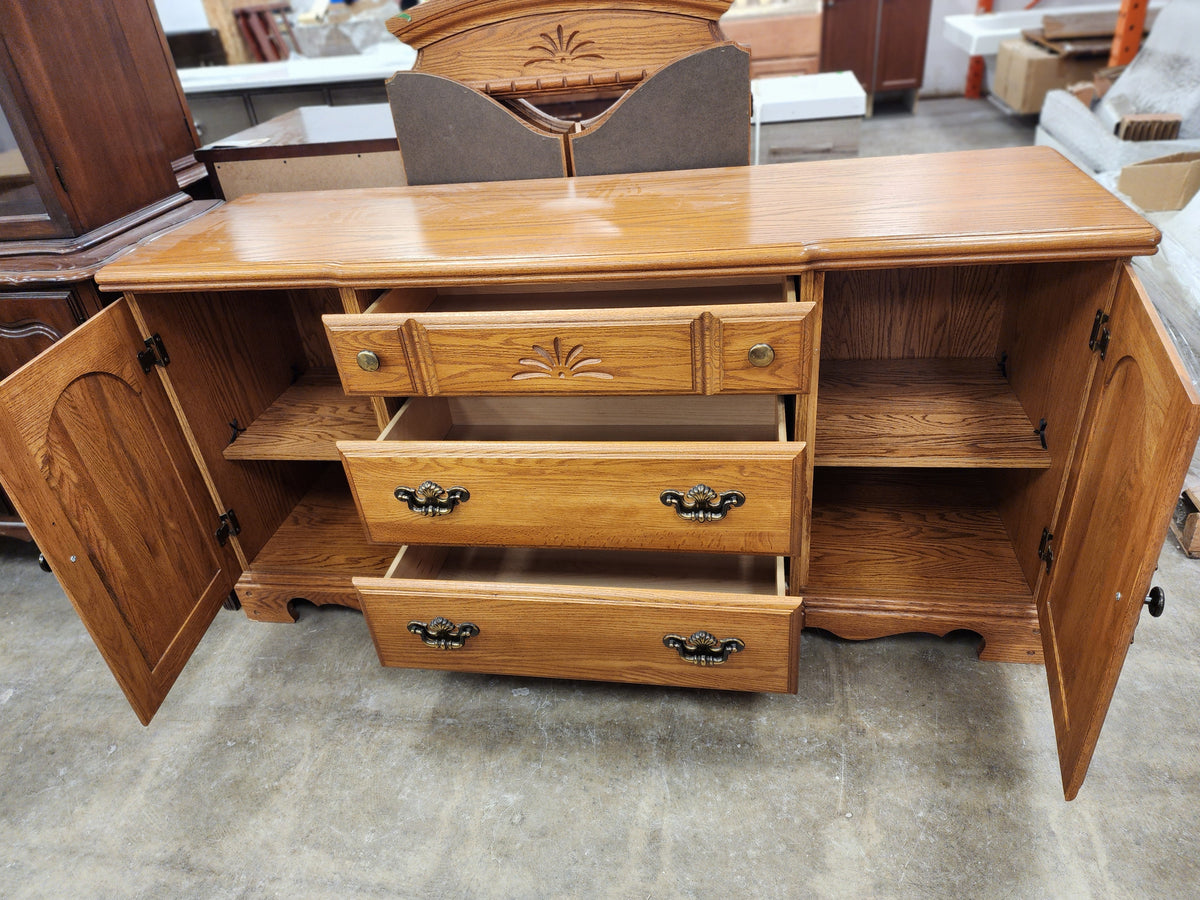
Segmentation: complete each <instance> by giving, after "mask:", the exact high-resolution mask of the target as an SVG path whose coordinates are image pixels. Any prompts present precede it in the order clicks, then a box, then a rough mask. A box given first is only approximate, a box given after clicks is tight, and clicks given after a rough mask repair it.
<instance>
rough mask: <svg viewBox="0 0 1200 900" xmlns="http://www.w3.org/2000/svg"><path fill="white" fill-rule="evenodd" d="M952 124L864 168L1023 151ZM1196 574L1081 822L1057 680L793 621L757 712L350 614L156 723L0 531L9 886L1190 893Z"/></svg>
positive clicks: (37, 893)
mask: <svg viewBox="0 0 1200 900" xmlns="http://www.w3.org/2000/svg"><path fill="white" fill-rule="evenodd" d="M944 104H945V105H944ZM964 104H966V101H923V102H922V103H921V105H920V107H919V108H918V114H917V116H916V117H915V118H913V117H909V116H907V114H904V115H903V116H901V115H899V114H893V113H891V112H888V111H886V110H880V114H879V115H878V116H877V117H876V118H875V119H874V120H872V121H871V122H869V123H868V124H867V126H866V128H865V134H864V142H863V143H864V147H865V148H870V147H887V148H888V149H891V150H896V151H897V152H901V150H902V148H901V141H902V140H903V141H905V142H907V141H910V140H912V141H915V140H916V138H915V137H914V132H915V131H918V130H920V129H921V128H924V127H925V125H926V124H928V125H929V126H930V129H931V130H932V132H933V133H934V136H933V139H934V140H936V141H937V142H938V143H937V146H939V147H941V146H942V145H943V144H947V146H945V149H952V147H951V146H949V144H951V143H953V147H957V146H961V142H963V141H965V140H967V135H966V134H964V133H962V132H964V131H965V130H966V129H965V128H963V127H960V126H955V125H954V124H953V123H954V121H955V115H952V114H950V113H947V112H944V110H946V111H953V110H963V111H964V114H965V116H966V119H965V120H960V121H967V122H968V123H970V124H969V125H968V126H967V127H968V128H970V129H972V130H975V131H977V132H978V133H982V134H984V135H985V142H986V141H987V140H991V139H992V138H993V137H994V136H995V135H996V134H997V133H999V134H1001V135H1003V136H1006V139H1013V140H1014V142H1016V143H1025V142H1028V140H1029V139H1031V129H1028V130H1027V131H1028V132H1029V133H1028V134H1027V133H1025V131H1020V132H1016V131H1015V130H1014V123H1012V122H1006V121H1001V120H998V116H999V113H997V112H996V111H995V110H993V109H992V108H991V107H989V106H987V105H985V104H982V103H980V104H970V105H964ZM981 123H982V124H981ZM976 126H978V127H976ZM897 132H898V134H897ZM889 133H890V134H891V135H894V136H890V135H889ZM1017 134H1021V135H1024V137H1023V138H1022V140H1019V141H1016V140H1015V136H1016V135H1017ZM905 152H906V151H905ZM1198 575H1200V562H1196V561H1191V560H1187V559H1186V558H1185V557H1183V556H1182V554H1181V553H1179V552H1178V551H1177V550H1176V549H1174V548H1173V547H1171V546H1168V547H1166V548H1165V549H1164V551H1163V554H1162V559H1161V568H1160V572H1159V576H1158V581H1159V583H1161V584H1162V585H1163V586H1164V587H1165V588H1166V589H1167V593H1168V598H1169V605H1168V612H1167V614H1166V616H1164V617H1163V618H1162V619H1150V618H1148V617H1146V618H1144V620H1143V622H1142V624H1141V627H1140V628H1139V630H1138V635H1137V641H1136V643H1135V644H1134V645H1133V647H1132V648H1131V650H1130V654H1129V658H1128V660H1127V663H1126V670H1125V674H1124V676H1123V677H1122V679H1121V683H1120V685H1119V687H1118V690H1117V694H1116V698H1115V700H1114V702H1113V706H1112V709H1111V711H1110V713H1109V719H1108V724H1107V725H1106V727H1105V730H1104V733H1103V735H1102V736H1101V739H1100V744H1099V748H1098V750H1097V755H1096V759H1095V761H1094V762H1093V764H1092V770H1091V773H1090V775H1089V777H1088V781H1087V783H1086V784H1085V785H1084V788H1083V791H1082V792H1081V794H1080V796H1079V798H1078V799H1077V800H1075V801H1074V802H1072V803H1066V802H1064V801H1063V799H1062V789H1061V784H1060V781H1059V775H1058V763H1057V758H1056V754H1055V743H1054V733H1053V726H1052V723H1051V719H1050V708H1049V700H1048V696H1047V687H1046V679H1045V673H1044V671H1043V670H1042V669H1041V668H1040V667H1037V666H1029V665H1007V664H999V663H980V662H978V661H977V660H976V659H975V656H974V648H975V640H974V639H973V638H971V637H970V636H965V635H956V636H952V637H950V638H948V639H944V640H943V639H936V638H931V637H924V636H908V637H902V638H890V639H886V640H880V641H870V642H862V643H851V642H846V641H841V640H837V639H834V638H831V637H829V636H827V635H823V634H821V633H809V632H806V633H805V634H804V636H803V641H802V656H801V671H800V685H801V687H800V692H799V694H798V695H796V696H794V697H793V696H765V695H764V696H749V695H739V694H724V693H719V692H703V691H686V690H668V689H659V688H652V687H630V686H612V685H597V684H586V683H574V682H565V681H541V680H534V679H518V678H499V677H488V676H473V675H456V674H443V673H434V672H419V671H403V670H384V669H381V668H380V667H379V666H378V664H377V661H376V660H375V657H374V654H373V651H372V649H371V643H370V640H369V638H368V636H367V631H366V627H365V625H364V624H363V621H362V619H361V617H360V616H359V615H358V614H357V613H353V612H351V611H347V610H336V609H326V610H320V611H318V610H315V609H313V608H311V607H304V608H303V614H302V617H301V620H300V622H299V623H298V624H296V625H292V626H287V625H262V624H257V623H252V622H249V621H248V620H246V619H245V618H244V617H243V616H241V615H240V614H235V613H228V612H226V613H222V614H220V615H219V616H218V617H217V620H216V622H215V624H214V625H213V627H212V629H211V631H210V633H209V634H208V635H207V636H206V637H205V639H204V641H203V642H202V643H201V645H200V647H199V649H198V651H197V653H196V655H195V657H194V658H193V660H192V662H191V663H190V664H189V666H188V667H187V669H186V670H185V672H184V673H183V675H182V677H181V678H180V680H179V682H178V683H177V684H176V686H175V689H174V691H173V692H172V694H171V696H170V698H169V699H168V700H167V702H166V704H165V706H164V707H163V709H162V710H161V712H160V713H159V715H158V717H157V718H156V719H155V721H154V723H153V724H152V725H151V726H150V727H149V728H143V727H142V726H141V725H139V724H138V723H137V720H136V718H135V717H134V715H133V713H132V712H131V711H130V710H129V708H128V707H127V706H126V704H125V701H124V699H123V697H122V696H121V693H120V691H119V690H118V688H117V687H116V684H115V683H114V681H113V680H112V678H111V676H110V675H109V673H108V671H107V669H106V668H105V666H104V664H103V663H102V661H101V660H100V658H99V655H98V654H97V652H96V650H95V649H94V647H93V646H92V644H91V642H90V640H89V639H88V636H87V634H86V633H85V632H84V629H83V627H82V625H81V624H80V622H79V620H78V619H77V618H76V617H75V615H74V613H73V612H72V610H71V607H70V604H69V603H68V601H67V600H66V598H65V597H64V595H63V594H62V592H61V591H60V590H59V589H58V587H57V585H56V583H55V582H54V580H53V578H52V577H51V576H49V575H46V574H44V573H42V572H41V571H40V570H39V569H38V568H37V565H36V552H35V551H34V550H33V548H32V547H30V546H29V545H25V544H21V543H18V542H15V541H0V835H2V840H0V897H5V898H43V897H80V898H91V897H103V898H135V897H155V898H160V897H203V898H220V897H305V898H308V897H312V898H326V897H327V898H354V897H417V896H421V897H425V896H435V897H619V898H625V897H708V896H720V895H728V896H744V897H848V896H855V897H945V898H965V897H971V898H975V897H1005V898H1009V897H1031V898H1033V897H1097V898H1101V897H1114V898H1116V897H1121V898H1123V897H1141V896H1156V897H1180V898H1183V897H1194V896H1196V894H1197V890H1198V886H1200V859H1198V854H1197V840H1198V835H1200V754H1197V752H1196V749H1195V748H1196V747H1197V746H1198V745H1200V713H1197V709H1198V708H1200V667H1198V666H1197V664H1196V658H1195V645H1196V642H1197V637H1198V636H1200V609H1198V604H1197V599H1198V593H1200V591H1198V589H1197V585H1198V584H1200V578H1198Z"/></svg>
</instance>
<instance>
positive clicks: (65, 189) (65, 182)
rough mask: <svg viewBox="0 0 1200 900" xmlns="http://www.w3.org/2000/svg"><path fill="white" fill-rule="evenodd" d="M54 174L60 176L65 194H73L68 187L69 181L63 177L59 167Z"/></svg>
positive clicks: (60, 182)
mask: <svg viewBox="0 0 1200 900" xmlns="http://www.w3.org/2000/svg"><path fill="white" fill-rule="evenodd" d="M54 174H55V175H57V176H58V183H59V184H61V185H62V189H63V193H64V194H69V193H71V189H70V188H68V187H67V179H66V178H64V177H63V173H62V169H61V168H60V167H59V166H55V167H54Z"/></svg>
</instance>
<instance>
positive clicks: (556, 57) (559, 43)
mask: <svg viewBox="0 0 1200 900" xmlns="http://www.w3.org/2000/svg"><path fill="white" fill-rule="evenodd" d="M538 37H540V38H541V39H542V43H540V44H534V45H533V46H531V47H530V48H529V49H530V50H531V51H533V52H535V53H540V54H542V55H541V56H537V57H534V58H533V59H530V60H526V62H525V66H523V67H522V68H525V67H528V66H535V65H537V64H538V63H566V62H575V61H576V60H580V59H604V57H603V56H602V55H601V54H599V53H597V52H596V51H595V50H594V49H593V50H589V51H587V52H584V51H585V50H587V48H589V47H595V46H596V42H595V41H581V40H578V38H579V32H578V31H577V30H576V31H572V32H571V33H570V34H567V33H566V29H564V28H563V27H562V26H561V25H559V26H558V28H557V29H556V30H555V33H554V34H547V33H546V32H544V31H543V32H542V33H541V34H539V35H538Z"/></svg>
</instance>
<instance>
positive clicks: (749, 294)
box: [324, 278, 814, 396]
mask: <svg viewBox="0 0 1200 900" xmlns="http://www.w3.org/2000/svg"><path fill="white" fill-rule="evenodd" d="M812 310H813V304H812V303H799V302H797V301H796V294H795V288H794V285H793V283H792V281H791V279H787V278H772V279H770V280H768V281H764V280H758V281H720V282H716V281H710V282H695V283H674V282H672V283H669V286H663V285H659V286H651V287H648V286H646V284H644V283H642V284H638V285H630V284H625V285H615V286H611V285H610V286H589V287H583V288H580V289H578V290H573V291H564V290H562V289H561V288H555V289H553V290H546V289H543V288H538V287H529V286H524V287H515V288H500V289H498V288H489V289H487V291H486V292H485V291H482V290H471V291H468V290H465V289H464V290H461V291H458V292H454V291H446V290H434V289H397V290H393V291H389V292H388V293H386V294H384V295H383V296H382V297H380V299H379V300H378V301H376V303H375V304H374V305H373V306H372V307H371V308H370V309H369V310H367V312H365V313H363V314H361V315H327V316H325V317H324V321H325V329H326V331H327V332H328V335H329V342H330V345H331V347H332V348H333V355H334V359H335V360H336V362H337V368H338V373H339V375H340V376H341V379H342V386H343V387H344V389H345V391H346V393H347V394H360V395H362V394H365V395H374V396H419V395H426V396H439V395H440V396H467V395H502V394H541V395H546V394H720V393H729V394H789V393H804V392H806V391H807V390H808V369H809V366H808V360H809V357H810V354H811V353H812V349H813V348H812V343H813V333H812V332H813V319H814V317H813V316H812Z"/></svg>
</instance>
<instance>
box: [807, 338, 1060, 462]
mask: <svg viewBox="0 0 1200 900" xmlns="http://www.w3.org/2000/svg"><path fill="white" fill-rule="evenodd" d="M817 403H818V408H819V413H818V416H817V434H816V440H815V442H814V443H815V463H816V465H818V466H905V467H939V468H1028V469H1039V468H1048V467H1049V466H1050V454H1049V452H1048V451H1047V450H1045V449H1043V447H1042V443H1041V439H1040V438H1039V437H1038V434H1037V431H1036V429H1035V427H1034V424H1033V423H1032V422H1031V421H1030V420H1029V417H1028V416H1027V415H1026V414H1025V411H1024V409H1023V408H1022V407H1021V403H1020V401H1019V400H1018V399H1017V396H1016V394H1015V393H1013V391H1012V388H1011V387H1010V386H1009V384H1008V382H1007V381H1006V380H1005V378H1004V377H1003V375H1002V374H1001V372H1000V369H999V367H998V366H997V365H996V363H995V361H994V360H992V359H935V358H921V359H881V360H822V362H821V377H820V386H819V388H818V393H817Z"/></svg>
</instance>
